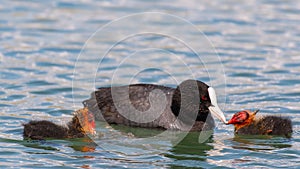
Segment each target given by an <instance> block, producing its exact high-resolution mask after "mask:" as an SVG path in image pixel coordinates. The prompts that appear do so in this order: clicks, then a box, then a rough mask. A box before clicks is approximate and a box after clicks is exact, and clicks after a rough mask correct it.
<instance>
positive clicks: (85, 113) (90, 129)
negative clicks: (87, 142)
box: [72, 108, 96, 135]
mask: <svg viewBox="0 0 300 169" xmlns="http://www.w3.org/2000/svg"><path fill="white" fill-rule="evenodd" d="M72 127H73V128H74V127H76V128H77V129H79V130H80V131H81V132H82V133H84V134H90V135H94V134H95V133H96V131H95V118H94V114H93V113H91V112H90V111H89V110H88V108H83V109H80V110H78V111H76V112H75V114H74V117H73V120H72Z"/></svg>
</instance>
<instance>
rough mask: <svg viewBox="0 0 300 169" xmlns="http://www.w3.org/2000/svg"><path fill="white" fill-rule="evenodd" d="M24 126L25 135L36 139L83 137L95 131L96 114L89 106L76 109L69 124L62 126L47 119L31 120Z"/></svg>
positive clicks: (26, 137)
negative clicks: (89, 109) (90, 110)
mask: <svg viewBox="0 0 300 169" xmlns="http://www.w3.org/2000/svg"><path fill="white" fill-rule="evenodd" d="M23 126H24V131H23V137H24V138H25V139H28V138H30V139H34V140H41V139H45V138H54V139H64V138H81V137H86V136H87V135H88V134H94V133H95V121H94V115H93V114H92V113H91V112H89V111H88V109H87V108H83V109H80V110H78V111H76V112H75V113H74V117H73V118H72V120H71V121H70V122H68V124H67V126H60V125H57V124H55V123H53V122H50V121H47V120H41V121H30V122H29V123H26V124H23Z"/></svg>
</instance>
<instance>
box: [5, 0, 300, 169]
mask: <svg viewBox="0 0 300 169" xmlns="http://www.w3.org/2000/svg"><path fill="white" fill-rule="evenodd" d="M299 7H300V4H299V2H298V1H292V0H291V1H268V0H265V1H260V2H256V1H247V2H244V3H238V2H237V1H233V0H231V1H226V2H222V3H221V2H210V1H203V2H199V1H164V2H161V1H92V0H83V1H80V2H74V1H55V0H54V1H49V2H46V1H45V2H44V1H43V2H41V1H1V3H0V16H1V17H0V84H1V85H0V89H1V90H0V108H1V109H0V123H1V125H0V149H1V152H0V166H1V167H4V168H6V167H8V166H13V167H16V168H20V167H24V168H26V167H28V168H35V167H42V168H46V167H58V166H61V167H67V168H68V167H69V168H73V167H74V168H89V167H90V168H96V167H99V168H107V167H120V168H168V167H170V168H173V167H174V168H176V167H183V166H185V167H204V168H210V167H217V166H221V167H235V168H241V167H251V168H252V167H272V168H273V167H283V168H285V167H291V168H292V167H294V168H299V167H300V153H299V150H300V143H299V141H300V132H299V128H300V114H299V113H300V106H299V102H300V53H299V48H300V33H299V32H300V8H299ZM140 12H161V13H167V14H171V15H174V16H177V17H180V18H183V19H186V20H187V21H189V22H191V23H192V24H194V25H195V27H196V28H197V29H199V30H200V31H202V32H203V33H204V34H205V35H206V36H207V38H208V39H205V38H203V37H202V38H203V39H201V40H199V38H198V37H199V36H198V34H197V35H195V32H192V31H189V28H187V27H184V26H182V25H176V24H175V23H174V22H171V21H168V20H165V19H164V18H156V19H157V20H158V22H155V23H153V25H154V26H155V28H156V29H157V30H164V29H165V28H166V27H168V28H171V29H169V30H167V31H168V32H169V33H170V34H171V35H174V34H176V33H177V32H178V31H184V32H185V36H187V37H189V38H193V37H195V38H194V39H193V40H192V41H189V42H186V43H188V45H192V46H193V45H200V46H201V45H203V48H201V49H199V53H198V54H199V56H200V58H202V59H203V60H202V61H203V62H201V61H199V60H197V59H198V58H197V56H196V55H195V54H194V53H193V52H192V51H191V50H190V49H188V48H186V46H184V45H183V44H182V43H179V42H178V41H176V40H174V39H172V38H169V37H164V36H158V35H155V34H147V35H141V36H133V37H132V38H129V39H125V40H123V41H121V42H119V43H116V42H115V41H114V40H115V39H118V37H121V36H120V34H121V32H122V31H124V30H132V27H131V26H132V25H136V24H137V21H136V20H131V21H129V22H126V23H123V24H122V26H121V27H113V29H110V31H111V32H110V33H109V32H105V33H107V34H106V35H107V36H104V37H105V38H101V39H100V38H97V37H101V36H92V35H93V34H94V33H95V32H96V31H97V30H99V28H101V27H103V26H105V25H106V24H108V23H109V22H111V21H113V20H116V19H118V18H120V17H124V16H127V15H130V14H133V13H140ZM102 33H103V32H102ZM198 33H199V32H198ZM96 34H101V31H100V32H98V33H96ZM91 37H96V38H91ZM88 39H90V41H88ZM120 40H121V39H120ZM202 40H203V41H202ZM210 43H211V45H212V46H213V47H214V48H215V49H216V51H212V50H211V48H210V47H209V46H211V45H209V44H210ZM85 44H86V46H85V47H87V48H88V47H91V48H90V49H92V50H89V51H88V52H87V53H81V55H80V52H81V51H82V49H85V48H83V47H84V45H85ZM110 45H114V47H113V48H112V49H111V50H110V51H109V52H108V53H107V55H105V57H104V58H103V60H101V62H100V61H99V60H100V59H101V57H102V55H100V54H99V53H97V52H98V50H101V51H106V50H108V49H107V46H110ZM206 47H207V48H206ZM147 48H152V50H144V49H147ZM158 49H162V50H158ZM134 51H136V53H133V52H134ZM89 52H90V53H89ZM215 52H217V54H218V55H216V53H215ZM128 56H130V57H128ZM218 56H219V57H218ZM126 57H128V58H127V59H126ZM124 59H125V60H124ZM76 61H77V62H76ZM78 61H79V62H78ZM183 62H184V63H183ZM145 67H146V68H147V67H150V68H149V69H145V70H144V68H145ZM187 67H189V68H191V70H192V71H189V70H188V69H186V68H187ZM116 69H118V70H120V71H119V72H115V70H116ZM137 70H138V73H136V72H137ZM114 73H116V74H114ZM190 76H195V77H196V78H197V79H199V80H202V81H204V82H206V83H208V84H210V85H212V86H214V87H215V88H216V89H217V92H218V96H219V98H218V99H219V102H220V106H221V107H222V109H223V110H224V111H225V112H226V118H227V119H229V118H230V117H231V116H232V114H233V113H234V112H236V111H239V110H242V109H251V110H254V109H258V108H259V109H260V110H261V112H260V113H261V114H276V115H282V116H287V117H290V118H291V119H292V121H293V129H294V133H293V137H292V138H291V139H285V138H281V137H272V138H269V137H251V138H245V137H238V136H234V134H233V127H232V126H225V125H222V124H220V123H219V122H217V123H218V125H217V128H216V129H215V132H214V134H213V137H212V138H210V139H209V140H207V141H206V142H205V143H202V144H200V143H198V134H197V133H191V134H189V135H188V136H187V137H186V138H185V139H184V140H183V141H182V142H180V143H179V144H172V143H170V142H168V141H164V140H162V141H160V142H148V143H147V142H146V143H145V142H138V141H137V140H138V139H137V138H135V137H132V136H131V135H126V134H125V133H123V132H119V131H116V130H112V129H111V128H108V127H107V126H105V125H103V124H98V125H97V126H98V127H97V128H98V130H99V133H101V135H100V136H99V137H100V138H99V139H100V140H101V141H102V145H101V144H99V146H96V147H93V146H92V147H91V148H90V151H89V149H86V148H85V145H84V144H83V143H85V141H84V140H49V141H45V142H26V141H23V138H22V123H25V122H28V121H29V120H30V119H48V120H51V121H54V122H57V123H59V124H65V122H66V121H68V120H69V119H70V118H71V117H72V116H71V115H72V112H73V111H74V110H75V109H77V108H80V107H81V104H80V102H81V101H83V100H84V99H87V98H88V97H89V92H90V91H92V90H93V89H94V88H95V87H101V86H108V85H110V84H111V83H112V84H113V85H118V84H126V83H129V82H133V83H136V82H145V83H156V84H164V85H167V86H173V87H174V86H176V84H177V83H178V82H180V81H182V80H184V79H185V78H188V77H190ZM112 77H114V78H115V79H114V80H113V81H112V80H111V79H112ZM73 80H75V81H73ZM133 130H134V131H133ZM135 130H137V131H135ZM128 131H130V132H132V133H140V134H141V133H142V134H143V133H152V132H153V131H151V130H150V131H149V130H145V129H128ZM154 134H155V133H154ZM137 135H138V134H137ZM143 137H145V136H143ZM91 150H92V151H91Z"/></svg>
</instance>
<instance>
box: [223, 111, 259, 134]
mask: <svg viewBox="0 0 300 169" xmlns="http://www.w3.org/2000/svg"><path fill="white" fill-rule="evenodd" d="M258 111H259V110H256V111H254V112H251V111H250V110H244V111H240V112H237V113H235V114H234V115H233V116H232V118H231V119H230V120H229V121H228V123H227V124H233V125H234V126H235V128H236V129H237V130H238V129H239V128H242V127H244V126H246V125H249V124H251V123H252V122H253V120H254V117H255V115H256V113H257V112H258Z"/></svg>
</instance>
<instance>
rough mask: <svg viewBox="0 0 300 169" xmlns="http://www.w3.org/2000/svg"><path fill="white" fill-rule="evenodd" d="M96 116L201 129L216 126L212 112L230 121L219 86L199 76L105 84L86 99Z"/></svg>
mask: <svg viewBox="0 0 300 169" xmlns="http://www.w3.org/2000/svg"><path fill="white" fill-rule="evenodd" d="M83 104H84V106H85V107H87V108H88V109H89V111H91V112H93V113H94V115H95V118H96V120H101V121H106V122H108V123H109V124H122V125H127V126H135V127H147V128H162V129H174V130H183V131H201V130H206V129H213V127H214V121H213V119H212V117H211V116H210V113H209V112H211V114H212V115H213V116H215V117H217V118H218V119H220V120H221V121H222V122H223V123H227V121H226V119H225V117H224V114H223V112H222V111H221V110H220V108H219V106H218V104H217V98H216V93H215V90H214V89H213V88H212V87H209V86H208V85H206V84H205V83H203V82H201V81H197V80H186V81H183V82H182V83H181V84H180V85H179V86H177V87H176V88H171V87H165V86H161V85H154V84H132V85H127V86H118V87H102V88H99V89H98V90H97V91H95V92H92V94H91V98H90V99H88V100H85V101H84V102H83Z"/></svg>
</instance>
